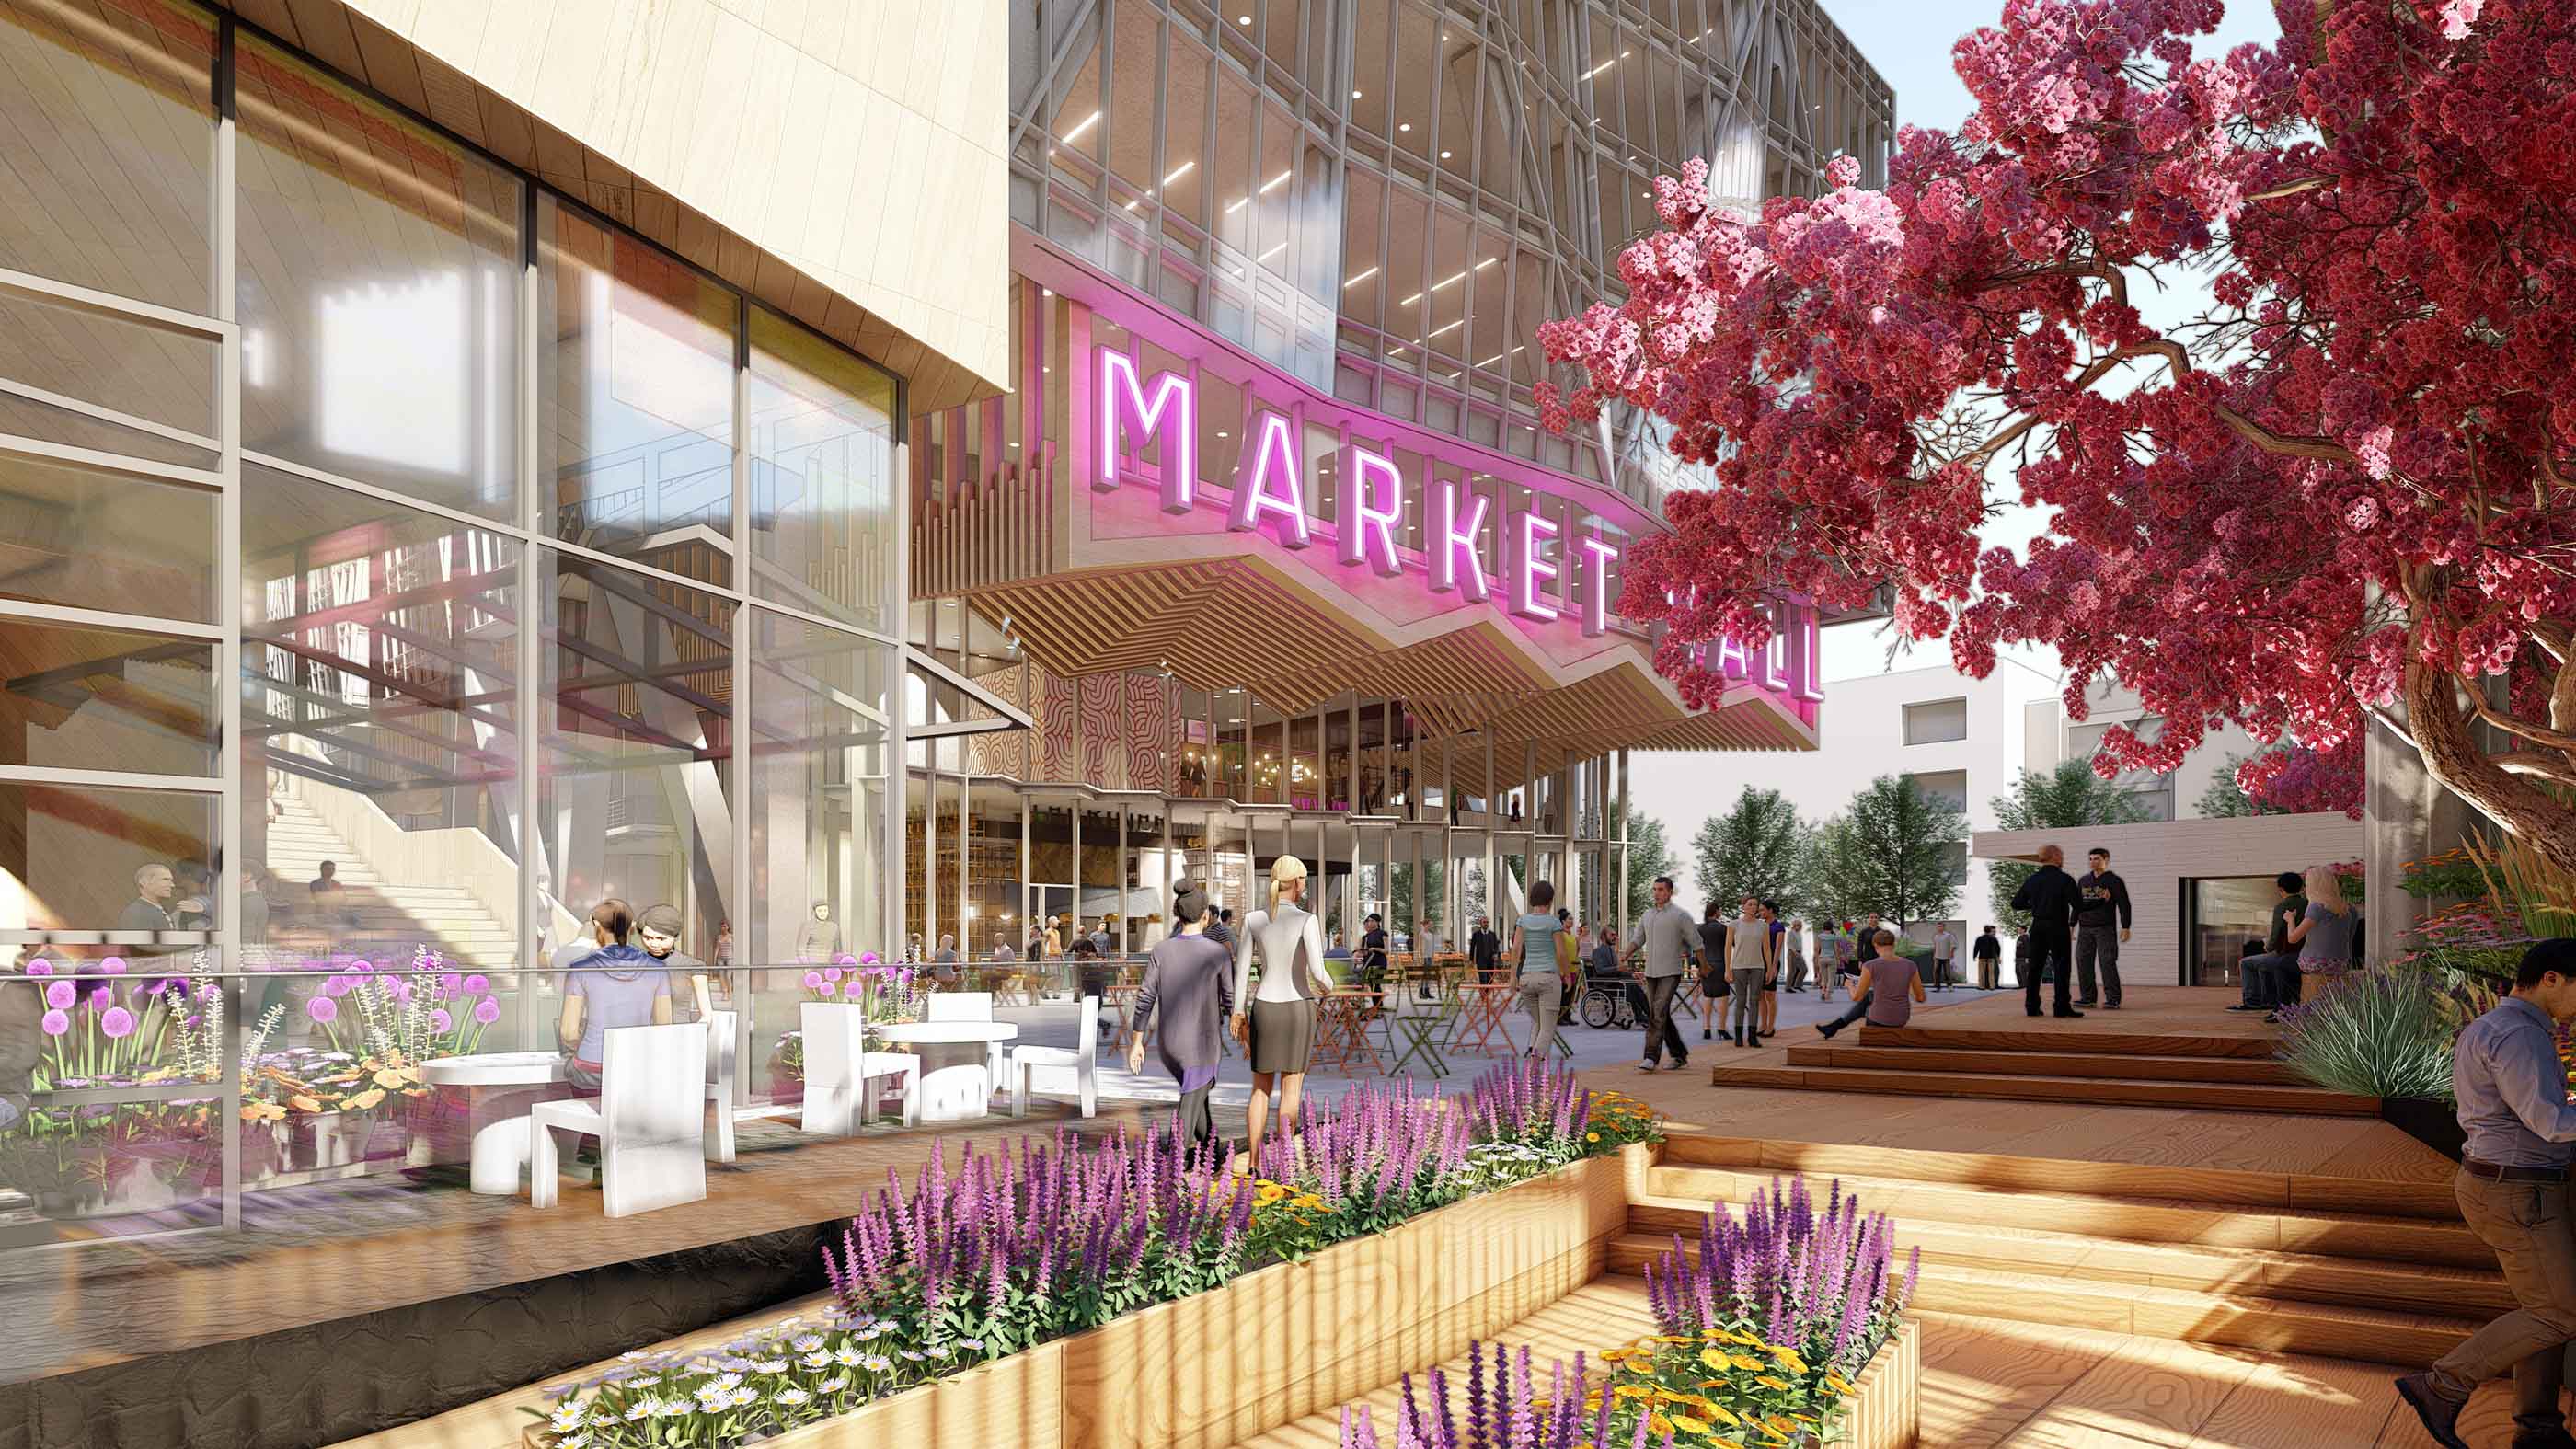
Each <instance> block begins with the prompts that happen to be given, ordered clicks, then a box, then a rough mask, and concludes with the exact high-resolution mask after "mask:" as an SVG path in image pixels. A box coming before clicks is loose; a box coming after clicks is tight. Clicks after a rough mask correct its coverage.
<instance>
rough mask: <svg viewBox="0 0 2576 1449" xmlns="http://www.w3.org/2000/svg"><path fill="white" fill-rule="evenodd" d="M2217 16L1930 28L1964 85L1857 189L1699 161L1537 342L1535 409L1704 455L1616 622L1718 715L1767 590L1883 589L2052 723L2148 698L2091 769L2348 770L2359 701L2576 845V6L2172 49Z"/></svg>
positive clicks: (2398, 12) (2535, 827) (2022, 15)
mask: <svg viewBox="0 0 2576 1449" xmlns="http://www.w3.org/2000/svg"><path fill="white" fill-rule="evenodd" d="M2437 4H2438V7H2439V8H2438V9H2436V8H2435V6H2436V5H2437ZM2219 14H2220V6H2219V4H2218V3H2217V0H2010V3H2009V4H2008V5H2007V8H2006V10H2005V12H2004V17H2003V22H2002V24H2001V25H2000V26H1998V27H1996V28H1993V29H1987V30H1980V31H1977V32H1976V33H1974V34H1972V35H1970V36H1968V37H1967V38H1966V39H1964V40H1962V41H1961V42H1960V43H1959V45H1958V47H1957V49H1956V52H1955V60H1956V65H1957V69H1958V72H1959V75H1960V77H1961V78H1962V79H1963V80H1964V81H1965V82H1966V84H1967V87H1968V90H1969V92H1970V94H1971V95H1972V96H1973V97H1974V99H1975V101H1976V105H1977V109H1976V111H1975V112H1974V114H1972V115H1971V116H1970V117H1969V119H1968V121H1967V122H1966V124H1965V125H1964V126H1963V127H1962V129H1961V131H1960V132H1959V134H1957V135H1950V134H1947V133H1944V132H1939V131H1928V130H1918V129H1913V128H1907V129H1905V130H1903V131H1902V132H1900V134H1899V137H1898V143H1897V151H1896V155H1895V157H1894V159H1893V162H1892V164H1891V168H1890V182H1889V185H1888V187H1887V189H1886V190H1884V191H1876V192H1872V191H1863V190H1859V189H1857V188H1856V187H1855V186H1854V184H1853V183H1854V182H1855V181H1856V180H1857V178H1858V174H1859V173H1858V167H1857V164H1856V163H1855V162H1854V161H1853V160H1851V159H1850V158H1844V159H1841V160H1838V161H1836V162H1835V163H1833V165H1832V166H1831V167H1830V168H1829V171H1828V176H1829V179H1830V181H1831V183H1832V188H1833V189H1832V190H1831V191H1830V193H1829V194H1827V195H1825V196H1822V197H1818V198H1814V199H1797V198H1774V199H1772V200H1769V201H1767V202H1765V203H1764V206H1763V209H1762V213H1761V215H1760V217H1759V218H1755V219H1747V218H1744V217H1741V216H1738V215H1734V214H1729V213H1726V212H1721V211H1719V210H1716V209H1714V208H1713V207H1712V206H1711V205H1710V204H1709V202H1708V200H1707V195H1708V188H1707V185H1706V173H1705V169H1704V168H1703V167H1701V166H1700V165H1699V164H1697V163H1694V164H1693V165H1692V166H1691V167H1689V168H1687V169H1686V170H1685V172H1684V174H1683V175H1682V176H1681V177H1680V178H1679V179H1672V178H1666V179H1665V180H1663V181H1661V182H1659V183H1658V186H1657V192H1656V196H1657V207H1658V210H1659V211H1660V213H1661V215H1662V218H1663V221H1664V225H1665V227H1666V230H1664V231H1662V232H1659V233H1657V234H1656V235H1653V236H1651V237H1648V238H1647V239H1645V240H1644V241H1641V242H1639V243H1637V244H1636V245H1635V246H1633V247H1631V248H1629V249H1628V251H1627V252H1626V253H1625V254H1624V255H1623V256H1622V258H1621V260H1620V270H1621V275H1622V277H1623V278H1624V280H1625V282H1626V284H1627V287H1628V292H1629V295H1628V298H1627V300H1625V301H1624V302H1623V303H1621V304H1620V305H1618V306H1615V307H1613V306H1606V305H1603V306H1595V307H1593V308H1592V309H1590V310H1589V311H1588V312H1586V313H1585V314H1584V315H1582V316H1580V317H1577V318H1572V319H1568V320H1565V321H1560V322H1555V323H1551V324H1548V325H1547V326H1545V327H1543V328H1541V329H1540V339H1541V341H1542V343H1543V344H1544V346H1545V347H1546V349H1547V350H1548V352H1549V353H1550V354H1551V355H1552V356H1553V357H1555V358H1556V359H1558V360H1560V361H1563V362H1569V363H1572V364H1575V365H1576V366H1578V367H1579V368H1580V369H1581V371H1582V374H1583V381H1582V384H1581V386H1580V387H1579V388H1577V389H1575V390H1573V391H1572V392H1570V393H1565V392H1558V391H1554V390H1551V391H1549V392H1548V393H1547V395H1546V396H1544V397H1543V399H1542V405H1543V407H1544V408H1545V409H1546V410H1547V411H1548V412H1549V414H1550V420H1551V422H1552V423H1554V424H1556V425H1559V426H1563V425H1565V424H1566V423H1568V422H1569V421H1570V420H1574V419H1581V420H1587V421H1588V420H1589V419H1591V418H1592V417H1593V416H1594V415H1596V414H1597V412H1598V410H1599V409H1600V408H1601V407H1602V406H1603V405H1604V404H1605V403H1612V402H1621V403H1625V404H1628V405H1633V406H1636V407H1642V408H1646V409H1650V410H1652V411H1653V412H1655V413H1657V414H1659V415H1661V416H1662V417H1663V418H1664V419H1666V420H1667V421H1669V422H1670V423H1671V425H1672V438H1673V441H1672V446H1673V448H1674V450H1675V451H1676V453H1678V454H1679V455H1680V456H1681V457H1683V458H1684V459H1685V460H1687V461H1691V462H1698V463H1708V464H1713V465H1715V468H1716V473H1717V479H1718V486H1717V487H1716V488H1715V489H1713V490H1708V491H1695V492H1685V493H1680V494H1677V495H1675V496H1674V497H1673V498H1672V499H1671V500H1670V501H1669V503H1668V504H1667V510H1666V511H1667V515H1668V517H1669V519H1670V521H1671V523H1672V525H1673V529H1674V531H1673V532H1672V533H1671V534H1670V535H1669V536H1662V537H1657V538H1653V539H1649V540H1646V541H1645V542H1643V543H1641V544H1640V545H1639V546H1638V547H1637V548H1636V549H1635V550H1634V551H1633V552H1632V553H1631V554H1630V556H1629V560H1628V564H1627V577H1626V580H1625V587H1624V592H1623V600H1622V604H1621V608H1622V611H1623V612H1625V613H1626V614H1628V615H1629V616H1630V617H1632V618H1640V619H1661V620H1663V621H1665V622H1666V623H1668V624H1669V625H1670V626H1671V629H1670V632H1669V633H1668V634H1667V635H1666V636H1665V638H1664V641H1663V643H1662V645H1661V646H1660V648H1659V651H1658V654H1657V665H1658V667H1659V668H1660V669H1662V670H1663V671H1664V672H1665V673H1667V674H1669V675H1671V676H1673V677H1674V678H1675V680H1676V682H1677V683H1678V684H1679V686H1680V688H1681V690H1682V692H1683V694H1684V696H1685V697H1686V698H1689V699H1692V700H1694V701H1696V702H1706V701H1708V700H1710V699H1712V698H1714V696H1715V694H1716V693H1717V692H1718V691H1719V690H1720V689H1722V688H1723V686H1724V681H1723V679H1722V678H1720V677H1718V676H1717V675H1715V674H1713V673H1712V672H1711V671H1710V670H1709V668H1707V667H1706V664H1705V663H1703V662H1702V660H1701V658H1700V656H1699V655H1698V653H1697V652H1696V651H1693V650H1692V649H1690V648H1689V646H1690V645H1692V644H1694V643H1697V642H1700V641H1705V640H1709V639H1713V638H1717V637H1719V636H1721V635H1730V634H1731V635H1733V636H1735V637H1737V638H1738V639H1742V640H1745V641H1747V642H1754V641H1758V640H1761V639H1764V638H1767V637H1768V633H1769V626H1768V622H1767V620H1766V619H1765V618H1764V617H1763V615H1762V613H1761V608H1762V604H1763V594H1764V591H1765V589H1766V588H1767V587H1768V586H1771V585H1774V584H1776V585H1781V586H1785V587H1787V588H1789V589H1792V590H1797V591H1801V592H1804V593H1807V594H1810V595H1812V596H1814V597H1815V598H1816V599H1818V600H1819V601H1820V602H1822V603H1825V604H1827V605H1831V606H1840V607H1853V606H1858V605H1861V604H1863V603H1864V602H1866V601H1867V600H1868V599H1869V598H1870V597H1871V595H1872V592H1873V591H1874V590H1875V589H1876V588H1878V587H1879V586H1880V585H1882V584H1889V585H1893V594H1894V598H1895V615H1896V622H1897V624H1898V626H1899V627H1900V628H1901V629H1903V630H1904V631H1905V632H1906V633H1907V634H1909V635H1910V636H1912V637H1915V638H1925V639H1928V638H1936V637H1942V636H1944V635H1946V636H1947V637H1948V638H1949V639H1950V641H1951V648H1952V653H1953V656H1954V658H1955V659H1956V661H1957V663H1958V664H1959V666H1960V667H1961V668H1962V669H1964V670H1966V671H1967V672H1969V673H1971V674H1977V675H1982V674H1984V673H1985V672H1986V671H1988V670H1989V669H1991V668H1992V667H1993V664H1994V660H1995V651H1996V648H1997V646H1998V645H1999V644H2003V643H2008V642H2014V641H2036V642H2040V643H2044V644H2049V645H2053V646H2055V648H2056V649H2057V651H2058V653H2059V655H2060V657H2061V658H2062V659H2063V660H2064V662H2065V664H2066V666H2067V669H2068V671H2069V678H2070V681H2071V683H2070V685H2069V688H2068V690H2067V694H2066V704H2067V708H2068V710H2069V711H2070V712H2071V713H2074V714H2076V715H2078V716H2079V717H2080V716H2081V714H2082V713H2083V710H2084V694H2083V691H2084V687H2085V685H2086V684H2087V683H2088V682H2089V681H2090V680H2091V678H2092V677H2093V676H2095V675H2097V674H2099V673H2100V672H2102V671H2105V670H2108V671H2110V672H2112V673H2114V674H2116V675H2117V676H2118V677H2119V678H2120V679H2121V680H2122V681H2124V682H2125V683H2126V684H2128V685H2129V686H2130V687H2131V688H2133V689H2135V690H2136V691H2137V692H2138V694H2139V695H2140V696H2141V698H2142V699H2143V701H2144V702H2145V703H2146V704H2147V706H2148V707H2149V708H2151V709H2153V710H2154V711H2155V712H2156V713H2157V714H2158V715H2160V716H2161V717H2162V719H2163V721H2164V723H2163V727H2162V728H2161V730H2160V731H2159V732H2158V735H2157V738H2155V739H2153V740H2146V739H2141V738H2139V737H2137V736H2136V735H2135V734H2134V733H2132V732H2131V731H2129V730H2126V729H2123V728H2114V729H2112V730H2110V731H2108V732H2107V734H2106V736H2105V738H2104V741H2103V751H2102V755H2101V758H2100V759H2099V760H2098V761H2097V768H2099V769H2103V770H2105V771H2112V770H2116V769H2119V768H2123V767H2127V768H2141V769H2158V770H2162V769H2170V768H2172V767H2173V766H2174V765H2175V764H2176V763H2178V762H2179V761H2180V759H2181V758H2182V756H2183V755H2184V754H2185V753H2186V752H2187V751H2189V750H2190V749H2191V748H2192V747H2193V746H2195V745H2196V744H2198V743H2199V742H2200V740H2201V739H2202V738H2203V736H2204V735H2205V733H2206V731H2207V730H2208V729H2209V728H2210V727H2211V726H2213V725H2214V724H2217V723H2219V722H2221V721H2226V720H2234V721H2236V722H2239V723H2241V724H2242V725H2243V726H2244V727H2245V728H2246V729H2247V730H2248V731H2249V732H2250V733H2252V734H2253V735H2254V736H2255V737H2256V738H2257V739H2260V740H2263V741H2266V742H2269V741H2273V740H2276V739H2278V738H2280V737H2282V736H2283V735H2285V734H2286V735H2290V736H2294V737H2295V738H2296V739H2297V740H2299V741H2300V742H2301V743H2303V744H2305V745H2306V746H2308V747H2309V749H2310V751H2312V752H2313V753H2314V754H2315V755H2317V756H2321V757H2323V758H2326V759H2328V760H2339V761H2345V762H2351V761H2357V759H2358V751H2359V747H2360V740H2361V737H2362V734H2363V730H2364V726H2365V722H2366V720H2367V719H2368V718H2369V717H2370V716H2372V715H2374V714H2376V715H2378V716H2379V717H2380V718H2382V719H2384V720H2386V721H2388V722H2389V724H2390V725H2391V726H2392V727H2393V728H2396V729H2397V730H2399V731H2400V733H2401V734H2402V735H2404V737H2406V738H2407V739H2409V740H2411V742H2412V743H2413V745H2414V746H2415V748H2416V749H2417V750H2419V751H2420V752H2421V754H2422V755H2423V757H2424V761H2425V764H2426V766H2427V768H2428V769H2429V770H2430V771H2431V772H2432V774H2433V775H2434V776H2435V777H2436V778H2438V779H2440V780H2441V781H2442V782H2443V783H2444V784H2446V785H2448V786H2449V787H2451V788H2452V789H2453V790H2456V791H2457V792H2459V793H2460V795H2461V796H2462V797H2464V798H2465V799H2467V800H2468V801H2469V802H2470V803H2471V804H2472V805H2474V806H2475V807H2476V808H2477V809H2479V810H2481V811H2482V812H2484V813H2485V814H2486V815H2487V816H2489V817H2490V818H2492V819H2494V820H2495V821H2497V822H2498V823H2500V824H2501V825H2503V826H2504V827H2506V828H2507V829H2508V830H2510V831H2512V832H2513V833H2515V834H2517V835H2520V836H2523V837H2525V838H2527V839H2529V840H2531V841H2532V842H2533V844H2534V845H2535V846H2536V847H2537V848H2538V849H2540V850H2541V851H2543V852H2544V853H2545V854H2546V855H2547V857H2548V858H2549V859H2551V860H2552V861H2554V862H2556V863H2557V864H2558V865H2560V866H2561V867H2562V868H2568V869H2576V810H2571V808H2570V807H2569V806H2567V805H2566V804H2564V803H2562V802H2561V800H2560V799H2559V798H2557V796H2556V795H2555V794H2554V793H2553V791H2552V789H2551V788H2550V787H2552V786H2576V574H2571V572H2570V568H2569V564H2570V556H2571V551H2576V509H2571V505H2576V485H2571V483H2570V477H2571V474H2576V369H2571V368H2570V366H2569V363H2568V358H2569V356H2570V353H2571V344H2576V39H2571V37H2576V0H2414V3H2413V4H2412V5H2410V4H2409V3H2403V0H2401V3H2394V4H2375V5H2374V4H2359V3H2350V0H2347V3H2341V4H2338V3H2334V0H2314V3H2311V0H2298V3H2289V4H2284V5H2282V6H2281V7H2280V15H2281V19H2282V28H2283V37H2282V40H2281V43H2280V44H2279V45H2278V47H2276V48H2266V47H2262V46H2253V45H2247V46H2240V47H2238V48H2237V49H2236V50H2234V51H2233V52H2231V53H2229V54H2228V55H2227V56H2225V57H2224V58H2221V59H2194V58H2193V56H2192V52H2191V48H2190V46H2189V44H2188V43H2187V42H2186V40H2185V39H2184V37H2186V36H2189V35H2193V34H2199V33H2205V32H2207V31H2209V30H2211V29H2212V28H2213V27H2214V26H2215V25H2216V24H2217V21H2218V18H2219ZM2194 266H2205V267H2207V268H2209V269H2211V270H2212V271H2213V272H2214V273H2215V281H2214V284H2213V287H2212V292H2213V295H2214V296H2215V298H2216V301H2215V304H2214V305H2213V306H2212V307H2210V308H2209V309H2208V310H2207V311H2206V312H2204V313H2203V314H2202V315H2200V316H2199V317H2197V318H2196V319H2194V320H2192V321H2190V322H2189V323H2187V324H2184V325H2182V326H2178V327H2175V328H2172V329H2169V330H2159V329H2157V328H2153V327H2150V326H2149V325H2147V323H2146V322H2145V321H2144V320H2143V318H2142V317H2141V314H2140V312H2139V310H2138V309H2137V308H2136V307H2135V306H2134V305H2132V290H2133V288H2139V287H2143V286H2145V285H2152V284H2156V283H2157V282H2158V280H2159V278H2160V276H2161V275H2162V274H2163V273H2165V272H2167V271H2169V270H2171V269H2174V268H2180V267H2194ZM2139 295H2140V296H2143V295H2144V294H2143V292H2140V294H2139ZM1990 472H1992V473H1995V474H2001V475H2006V476H2010V477H2012V478H2014V479H2015V480H2017V482H2018V484H2019V495H2020V498H2021V500H2022V501H2023V502H2025V503H2028V504H2032V505H2047V506H2051V507H2053V508H2055V509H2056V514H2055V519H2054V522H2053V524H2052V525H2051V531H2050V532H2049V533H2048V534H2047V535H2046V536H2044V537H2042V538H2040V539H2038V540H2037V541H2035V542H2034V543H2033V544H2032V545H2031V547H2030V549H2029V550H2028V552H2027V555H2026V556H2024V557H2015V556H2014V555H2013V553H2012V552H2011V551H2010V550H2007V549H1987V550H1984V551H1982V552H1981V551H1980V547H1979V543H1978V536H1977V531H1978V526H1979V524H1980V523H1981V522H1982V521H1984V519H1985V518H1986V516H1987V514H1988V512H1989V511H1990V509H1991V508H1992V507H1994V506H1995V500H1994V498H1993V497H1992V496H1990V492H1989V476H1990ZM1667 600H1669V602H1667ZM1709 662H1713V659H1712V660H1711V661H1709ZM2399 702H2402V703H2403V706H2404V714H2403V717H2402V719H2401V718H2400V717H2399V716H2398V714H2397V713H2396V711H2395V710H2393V709H2392V708H2391V706H2392V705H2394V704H2396V703H2399ZM2480 725H2484V726H2486V727H2487V729H2488V730H2489V731H2491V732H2492V737H2490V738H2481V735H2480V731H2479V728H2478V727H2479V726H2480ZM2498 738H2500V739H2501V740H2502V741H2503V742H2504V743H2503V744H2502V746H2501V747H2498V746H2497V744H2496V739H2498ZM2291 758H2292V756H2290V755H2287V754H2285V753H2283V752H2279V751H2266V752H2264V753H2261V754H2258V755H2256V756H2255V757H2254V759H2253V760H2252V761H2250V762H2249V763H2248V765H2247V767H2246V772H2245V773H2244V774H2243V775H2241V776H2240V782H2241V783H2242V784H2243V785H2244V786H2245V787H2246V788H2247V789H2248V790H2249V791H2254V792H2257V793H2260V792H2262V791H2263V790H2264V789H2265V787H2266V786H2268V785H2269V784H2270V777H2269V775H2268V774H2266V773H2264V772H2266V771H2270V770H2277V769H2278V768H2280V767H2281V765H2282V763H2283V762H2286V761H2287V760H2289V759H2291ZM2347 774H2349V771H2348V770H2347Z"/></svg>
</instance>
